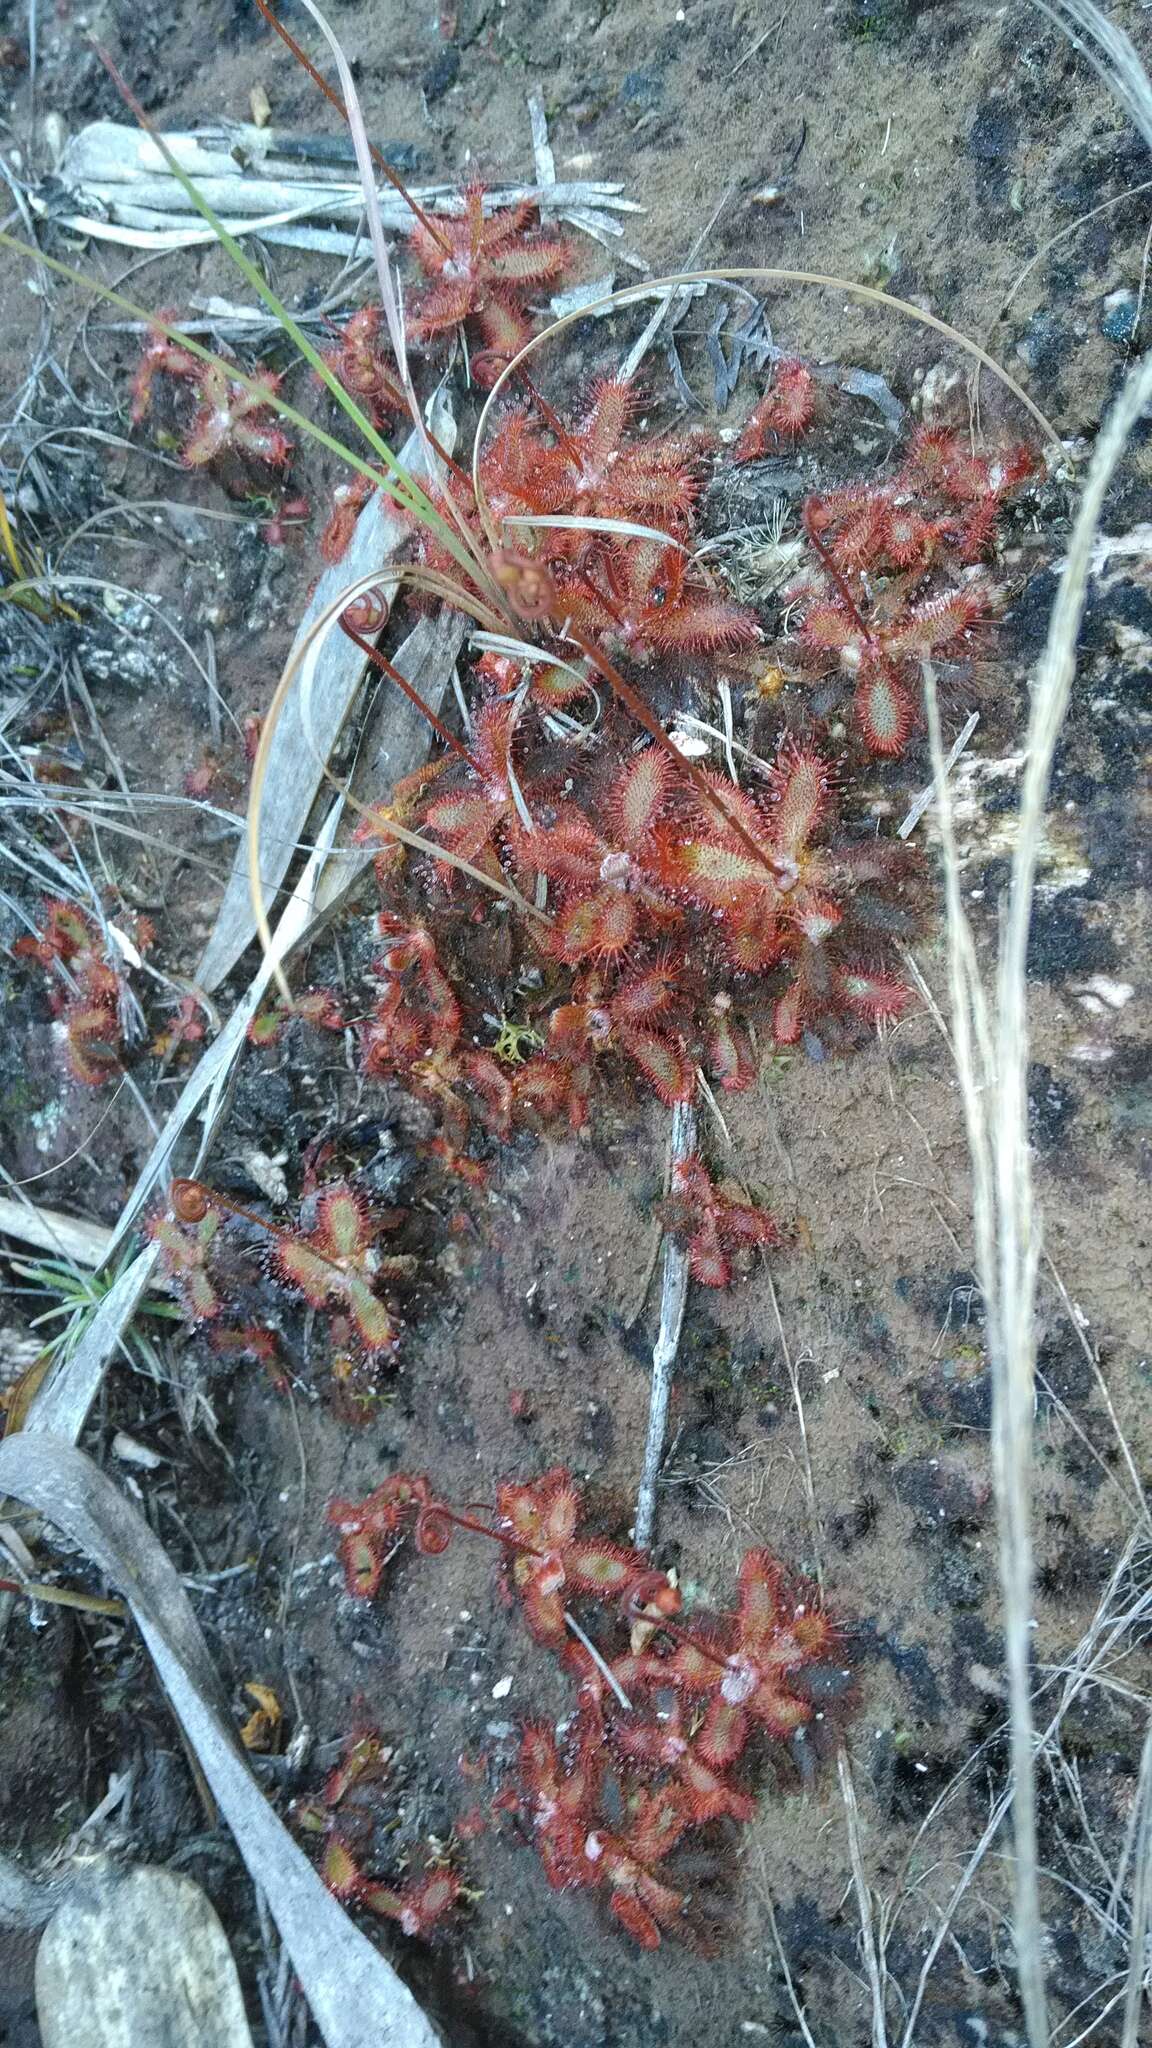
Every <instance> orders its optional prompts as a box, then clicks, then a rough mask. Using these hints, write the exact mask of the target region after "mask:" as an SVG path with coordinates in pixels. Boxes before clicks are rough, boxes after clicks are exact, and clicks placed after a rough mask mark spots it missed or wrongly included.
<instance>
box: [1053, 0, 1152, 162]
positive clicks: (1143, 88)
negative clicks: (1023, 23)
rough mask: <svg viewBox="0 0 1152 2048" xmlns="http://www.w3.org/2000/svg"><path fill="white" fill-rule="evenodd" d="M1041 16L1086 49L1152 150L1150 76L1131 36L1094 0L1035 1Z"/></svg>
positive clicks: (1071, 40)
mask: <svg viewBox="0 0 1152 2048" xmlns="http://www.w3.org/2000/svg"><path fill="white" fill-rule="evenodd" d="M1034 5H1035V6H1037V7H1038V8H1039V10H1040V12H1041V14H1046V15H1047V16H1048V19H1049V21H1053V22H1055V24H1056V26H1057V28H1059V29H1062V30H1063V32H1064V34H1065V35H1066V36H1067V37H1068V40H1069V42H1070V43H1071V44H1072V45H1073V47H1074V48H1075V49H1078V50H1082V51H1083V52H1084V55H1085V56H1086V57H1087V59H1088V62H1089V63H1090V64H1091V66H1092V69H1093V70H1094V71H1096V72H1098V73H1099V76H1100V77H1101V78H1102V79H1103V81H1104V83H1105V85H1106V86H1107V87H1108V90H1109V92H1110V93H1112V94H1113V96H1114V97H1115V98H1116V99H1117V100H1119V102H1120V105H1121V106H1122V107H1123V109H1124V111H1125V113H1126V114H1127V116H1128V118H1129V120H1130V121H1131V122H1132V124H1133V126H1134V127H1136V128H1138V129H1139V130H1140V133H1141V135H1142V136H1143V137H1144V140H1145V142H1146V143H1147V144H1148V147H1149V148H1150V149H1152V93H1150V92H1149V88H1148V76H1147V73H1146V72H1145V69H1144V66H1143V64H1142V63H1141V62H1140V59H1139V57H1138V56H1137V54H1136V51H1135V49H1134V48H1133V46H1132V44H1131V42H1130V41H1129V39H1128V37H1127V36H1126V35H1125V33H1124V31H1123V29H1122V28H1117V27H1116V24H1115V22H1112V21H1109V20H1108V17H1107V15H1105V14H1102V13H1101V12H1100V9H1099V8H1098V7H1094V6H1093V4H1092V0H1034Z"/></svg>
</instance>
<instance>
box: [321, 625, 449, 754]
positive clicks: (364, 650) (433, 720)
mask: <svg viewBox="0 0 1152 2048" xmlns="http://www.w3.org/2000/svg"><path fill="white" fill-rule="evenodd" d="M340 627H341V631H342V632H344V633H346V634H347V635H348V638H349V640H351V641H353V642H354V643H355V645H356V646H357V647H358V648H359V649H360V652H361V654H362V655H363V656H364V658H365V660H367V661H370V662H371V663H372V666H373V668H375V669H379V671H380V673H381V675H385V676H387V677H388V678H389V680H390V681H391V682H393V683H395V684H396V686H397V688H398V689H400V690H403V692H404V695H405V696H406V697H407V699H408V701H409V703H410V704H414V705H415V706H416V709H417V711H419V712H420V713H421V715H422V717H424V718H426V719H427V720H428V723H429V725H430V726H431V727H432V730H433V732H434V733H436V734H437V735H438V736H439V738H440V739H442V740H443V741H444V744H445V746H447V747H450V748H451V749H452V752H453V753H454V754H456V755H458V757H459V759H460V760H461V761H464V762H466V763H467V765H468V767H469V768H471V769H472V771H473V773H474V774H476V775H480V776H483V773H484V770H483V769H482V768H481V766H480V763H479V761H478V760H477V759H476V756H475V755H474V754H470V753H469V752H468V749H467V747H466V746H464V745H463V744H462V743H461V741H460V740H458V739H457V738H456V735H455V733H454V732H449V730H448V727H447V726H446V725H444V724H443V723H442V721H441V720H440V719H439V718H437V716H436V713H435V712H434V711H433V709H432V706H431V705H430V704H426V703H425V702H424V699H423V697H422V696H421V695H420V692H419V690H417V689H416V688H415V687H414V685H413V684H412V683H410V682H409V681H408V678H407V676H402V675H401V673H400V671H399V669H398V668H397V667H396V666H395V664H394V663H393V662H391V661H389V659H388V656H387V655H386V654H381V652H380V649H379V648H378V647H373V645H372V642H371V641H370V640H366V639H365V638H364V635H363V634H362V633H360V632H358V631H357V629H356V627H355V626H350V625H349V624H348V614H347V612H342V613H341V615H340Z"/></svg>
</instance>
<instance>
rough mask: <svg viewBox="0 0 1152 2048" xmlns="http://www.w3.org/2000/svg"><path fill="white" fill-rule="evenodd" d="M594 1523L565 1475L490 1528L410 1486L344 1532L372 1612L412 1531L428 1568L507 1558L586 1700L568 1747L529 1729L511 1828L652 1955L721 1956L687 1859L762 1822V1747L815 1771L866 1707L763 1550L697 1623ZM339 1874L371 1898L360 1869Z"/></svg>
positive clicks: (653, 1573) (804, 1593)
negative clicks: (690, 1883) (440, 1558)
mask: <svg viewBox="0 0 1152 2048" xmlns="http://www.w3.org/2000/svg"><path fill="white" fill-rule="evenodd" d="M583 1514H584V1503H583V1499H582V1496H581V1493H580V1490H579V1488H578V1487H577V1486H576V1485H575V1484H574V1482H573V1480H572V1478H571V1475H570V1474H569V1473H568V1472H567V1471H565V1470H564V1469H563V1468H560V1467H558V1468H556V1469H555V1470H553V1471H551V1472H546V1473H545V1474H543V1476H542V1477H541V1478H540V1479H537V1480H529V1481H515V1482H514V1481H507V1480H506V1481H504V1482H502V1483H501V1484H500V1485H499V1486H498V1487H497V1490H496V1501H495V1505H494V1507H493V1509H492V1511H491V1515H490V1517H488V1518H487V1519H481V1518H480V1516H479V1514H478V1513H468V1514H464V1513H461V1512H459V1511H458V1510H456V1509H455V1508H451V1507H449V1506H447V1505H446V1504H445V1503H444V1502H443V1501H439V1500H437V1499H435V1498H434V1496H433V1494H432V1492H431V1488H430V1486H429V1483H428V1481H427V1480H426V1479H424V1478H420V1477H415V1476H412V1475H409V1474H403V1473H397V1474H395V1475H394V1476H393V1477H392V1478H391V1479H390V1480H386V1481H385V1482H384V1483H383V1485H382V1486H380V1487H378V1488H377V1489H376V1492H375V1493H373V1494H370V1495H369V1496H368V1499H367V1500H365V1501H363V1502H360V1503H354V1502H348V1501H333V1502H332V1504H331V1506H330V1508H329V1510H328V1519H329V1521H330V1522H331V1524H332V1525H333V1526H334V1527H335V1528H336V1529H337V1531H338V1532H339V1537H340V1554H341V1558H342V1561H343V1564H344V1572H345V1583H346V1585H347V1587H348V1590H349V1592H350V1594H351V1595H352V1596H353V1597H354V1598H372V1597H374V1596H375V1595H376V1593H377V1592H378V1591H379V1588H380V1585H381V1581H382V1577H383V1572H384V1568H385V1565H386V1563H387V1560H388V1558H389V1556H391V1555H392V1553H393V1551H394V1550H395V1549H396V1548H397V1547H398V1545H399V1543H400V1542H401V1541H402V1540H403V1536H404V1534H405V1533H406V1532H408V1531H411V1533H412V1535H413V1537H414V1540H415V1544H416V1547H417V1549H418V1550H420V1551H422V1552H423V1553H424V1554H426V1555H433V1556H437V1555H440V1554H442V1553H443V1551H444V1550H446V1549H447V1548H448V1545H449V1543H450V1542H451V1539H452V1536H453V1532H454V1531H455V1530H457V1529H462V1530H466V1531H469V1532H471V1533H473V1534H476V1535H481V1536H486V1537H487V1538H488V1539H489V1540H490V1541H492V1542H494V1543H496V1544H498V1545H499V1547H500V1549H501V1551H502V1553H503V1571H502V1583H503V1585H504V1587H505V1589H506V1591H507V1592H508V1594H510V1595H511V1597H512V1598H513V1599H514V1600H515V1601H516V1602H517V1604H518V1605H519V1607H520V1610H521V1612H522V1614H523V1616H524V1620H525V1622H526V1624H527V1626H528V1629H529V1632H530V1634H531V1635H532V1637H533V1639H534V1640H535V1642H536V1643H538V1644H539V1645H540V1646H541V1647H542V1648H544V1649H547V1650H549V1651H551V1652H552V1653H553V1654H554V1655H555V1656H556V1657H557V1658H558V1659H559V1661H560V1663H561V1665H562V1666H563V1668H564V1669H565V1671H566V1672H567V1673H568V1674H569V1676H570V1677H571V1678H572V1680H573V1681H574V1683H575V1685H576V1689H577V1691H576V1710H575V1713H574V1715H573V1716H572V1717H571V1718H570V1720H569V1721H568V1723H567V1726H566V1730H565V1732H563V1733H562V1732H560V1731H559V1730H557V1729H554V1728H553V1727H552V1726H550V1725H549V1724H547V1723H545V1722H541V1721H530V1722H528V1723H527V1724H526V1725H525V1726H524V1728H523V1729H522V1731H521V1737H520V1749H519V1757H518V1761H517V1765H516V1769H515V1778H514V1782H513V1783H512V1784H511V1785H509V1786H507V1787H506V1789H505V1791H504V1792H502V1793H501V1794H500V1795H499V1796H498V1799H497V1801H496V1802H495V1804H496V1807H497V1809H498V1810H499V1811H501V1812H502V1813H505V1814H510V1815H512V1816H513V1817H514V1818H515V1820H516V1822H517V1824H518V1826H519V1828H520V1829H521V1831H522V1832H523V1833H525V1834H526V1835H527V1837H528V1839H529V1840H530V1841H531V1842H532V1843H533V1845H534V1846H535V1848H536V1850H537V1853H538V1854H539V1856H540V1860H541V1863H542V1865H543V1868H544V1873H545V1876H546V1878H547V1881H548V1883H549V1884H550V1885H551V1886H552V1888H553V1889H554V1890H556V1891H577V1890H580V1891H589V1892H593V1893H595V1894H597V1895H598V1896H599V1897H600V1898H602V1899H603V1901H604V1902H605V1904H606V1906H607V1908H608V1910H609V1912H610V1914H611V1915H612V1917H613V1918H614V1919H615V1920H617V1921H618V1922H619V1923H620V1925H621V1926H623V1927H624V1928H625V1929H626V1930H627V1931H628V1932H629V1933H630V1934H631V1935H632V1936H633V1938H634V1939H635V1940H636V1941H638V1942H639V1943H640V1944H641V1946H642V1947H645V1948H658V1947H659V1946H660V1943H661V1940H662V1938H663V1936H664V1935H665V1934H677V1935H679V1936H681V1937H682V1938H684V1939H687V1940H695V1941H697V1942H701V1941H704V1940H706V1938H707V1929H706V1928H705V1927H704V1926H702V1925H701V1923H700V1916H699V1912H698V1911H696V1910H694V1907H693V1903H692V1901H691V1900H690V1898H689V1895H688V1891H687V1889H686V1887H684V1886H683V1885H682V1884H681V1883H680V1882H678V1880H677V1875H676V1868H675V1856H676V1852H677V1850H678V1849H680V1848H681V1846H682V1845H684V1844H685V1843H686V1841H687V1840H688V1838H689V1837H690V1836H697V1835H698V1836H700V1837H701V1840H700V1843H699V1847H700V1848H701V1849H703V1850H705V1851H707V1850H708V1848H709V1847H710V1846H711V1847H713V1848H718V1846H719V1845H718V1842H711V1843H710V1838H709V1835H708V1830H709V1829H711V1828H713V1827H714V1826H715V1824H716V1823H718V1822H721V1821H731V1822H745V1821H748V1820H750V1819H751V1818H752V1817H753V1815H754V1814H755V1812H756V1805H757V1802H756V1798H755V1794H754V1791H753V1790H752V1786H751V1779H752V1776H753V1775H754V1771H755V1765H756V1761H757V1756H756V1745H758V1744H759V1745H764V1744H766V1743H774V1744H777V1745H779V1744H785V1745H790V1746H791V1747H792V1749H793V1751H794V1752H795V1754H796V1756H797V1760H798V1761H800V1762H801V1764H802V1766H803V1768H804V1769H805V1770H807V1769H808V1768H809V1767H810V1764H811V1761H812V1757H811V1752H810V1750H809V1749H808V1748H806V1747H805V1746H804V1745H806V1744H807V1742H808V1735H809V1732H810V1731H811V1732H813V1733H814V1732H815V1731H816V1730H817V1729H818V1728H819V1726H820V1724H821V1722H822V1720H823V1718H824V1715H823V1710H822V1709H820V1708H818V1707H817V1705H816V1704H815V1699H816V1696H817V1695H820V1696H822V1697H830V1698H836V1697H839V1698H840V1700H841V1702H844V1701H846V1700H847V1697H848V1691H849V1686H850V1674H849V1672H847V1671H846V1670H844V1669H843V1668H841V1667H840V1664H839V1659H840V1657H841V1654H842V1652H841V1644H840V1636H839V1632H838V1631H837V1629H836V1627H835V1625H834V1623H833V1622H832V1621H831V1620H830V1618H829V1616H828V1615H827V1613H826V1611H825V1610H824V1608H823V1606H822V1604H821V1603H820V1601H819V1599H818V1597H817V1596H816V1594H815V1591H814V1589H813V1588H812V1587H810V1586H808V1585H806V1584H804V1583H803V1582H801V1581H799V1580H797V1579H795V1578H793V1577H791V1576H790V1575H789V1574H788V1573H787V1572H786V1570H785V1568H784V1567H783V1565H781V1564H780V1562H779V1561H778V1559H776V1558H774V1557H773V1556H772V1555H771V1553H770V1552H769V1551H767V1550H763V1549H756V1550H750V1551H748V1552H747V1553H746V1554H745V1556H744V1559H743V1561H742V1564H741V1566H740V1573H739V1581H738V1586H737V1596H736V1602H735V1606H734V1608H733V1609H732V1610H731V1611H727V1612H723V1613H719V1614H713V1613H703V1614H701V1615H698V1616H697V1615H693V1616H691V1617H686V1616H685V1615H684V1613H683V1611H682V1598H681V1594H680V1592H679V1589H678V1588H677V1587H676V1586H675V1585H674V1584H673V1583H672V1582H671V1580H670V1579H669V1578H668V1577H667V1576H666V1575H665V1574H664V1573H662V1572H659V1571H657V1570H655V1569H654V1568H653V1566H652V1564H651V1561H650V1560H649V1558H648V1557H647V1556H646V1555H645V1554H644V1553H643V1552H641V1551H637V1550H633V1549H630V1548H629V1547H628V1546H627V1545H625V1544H620V1543H615V1542H611V1541H608V1540H605V1539H603V1538H600V1537H595V1536H592V1537H590V1536H587V1535H584V1534H582V1533H581V1529H580V1524H581V1520H582V1517H583ZM589 1631H591V1632H592V1634H589ZM813 1680H814V1681H815V1682H814V1683H812V1682H810V1681H813ZM562 1725H563V1724H562ZM346 1872H347V1875H346V1874H345V1873H346ZM339 1875H340V1879H341V1881H342V1882H344V1881H346V1882H347V1883H348V1884H349V1885H350V1886H351V1887H352V1888H353V1889H352V1892H351V1894H350V1895H352V1896H356V1895H357V1894H356V1892H355V1884H356V1877H355V1866H354V1864H353V1863H352V1862H351V1859H349V1860H348V1863H347V1865H345V1864H344V1863H342V1864H341V1868H340V1873H339Z"/></svg>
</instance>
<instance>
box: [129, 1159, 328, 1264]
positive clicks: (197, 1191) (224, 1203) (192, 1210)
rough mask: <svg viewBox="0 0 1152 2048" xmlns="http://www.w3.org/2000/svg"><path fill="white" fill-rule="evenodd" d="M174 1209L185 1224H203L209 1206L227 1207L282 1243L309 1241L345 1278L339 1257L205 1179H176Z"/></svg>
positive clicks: (307, 1244)
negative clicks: (219, 1189) (329, 1254)
mask: <svg viewBox="0 0 1152 2048" xmlns="http://www.w3.org/2000/svg"><path fill="white" fill-rule="evenodd" d="M168 1195H169V1200H170V1201H171V1204H172V1208H173V1211H174V1213H175V1215H176V1216H177V1218H178V1219H179V1221H180V1222H181V1223H199V1222H200V1221H201V1219H202V1218H203V1217H204V1216H205V1215H206V1214H207V1212H208V1210H209V1209H223V1210H224V1212H225V1214H226V1215H229V1216H238V1217H239V1218H240V1220H241V1222H242V1223H254V1224H255V1225H256V1228H257V1230H264V1231H267V1233H268V1235H269V1237H275V1238H279V1240H280V1242H281V1244H289V1245H299V1244H300V1243H301V1242H303V1243H304V1244H305V1247H306V1249H307V1250H308V1251H309V1252H310V1253H311V1255H312V1257H313V1258H316V1259H319V1260H320V1262H321V1264H322V1265H324V1266H330V1267H331V1268H332V1271H333V1272H334V1273H339V1274H340V1276H341V1278H343V1274H344V1268H343V1266H340V1265H338V1264H337V1262H336V1260H335V1259H330V1258H328V1257H327V1255H326V1254H325V1253H324V1252H322V1251H319V1250H317V1247H316V1246H315V1245H314V1244H312V1243H310V1242H309V1241H308V1240H307V1239H304V1240H302V1239H301V1238H300V1237H299V1236H297V1235H296V1234H295V1233H294V1232H292V1231H291V1230H284V1229H283V1228H282V1227H281V1225H280V1224H279V1223H269V1222H268V1220H267V1218H266V1217H264V1216H257V1215H256V1213H255V1210H253V1209H245V1208H242V1206H241V1204H240V1203H239V1202H232V1201H230V1200H229V1198H228V1196H227V1195H221V1194H218V1193H217V1191H216V1189H215V1188H210V1187H208V1186H207V1185H206V1183H205V1182H204V1181H202V1180H174V1181H173V1182H172V1183H171V1185H170V1187H169V1190H168Z"/></svg>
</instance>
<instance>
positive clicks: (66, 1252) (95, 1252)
mask: <svg viewBox="0 0 1152 2048" xmlns="http://www.w3.org/2000/svg"><path fill="white" fill-rule="evenodd" d="M0 1233H2V1234H3V1236H5V1237H16V1238H19V1240H20V1242H21V1243H22V1244H30V1245H34V1246H35V1247H36V1250H37V1251H41V1252H52V1253H54V1254H55V1256H56V1257H57V1258H61V1259H67V1261H68V1262H69V1264H70V1265H71V1264H74V1265H78V1266H93V1267H94V1266H101V1265H103V1263H104V1260H105V1259H106V1258H107V1256H108V1248H109V1245H110V1244H111V1241H112V1233H111V1231H110V1230H109V1229H107V1228H106V1226H105V1225H104V1224H103V1223H86V1222H85V1221H84V1219H83V1218H82V1217H78V1216H65V1215H64V1214H63V1212H62V1211H61V1210H59V1209H41V1208H39V1207H38V1206H37V1205H36V1203H35V1202H30V1201H28V1199H27V1197H25V1199H24V1200H23V1201H22V1202H14V1201H13V1200H12V1198H11V1196H9V1195H0Z"/></svg>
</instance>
